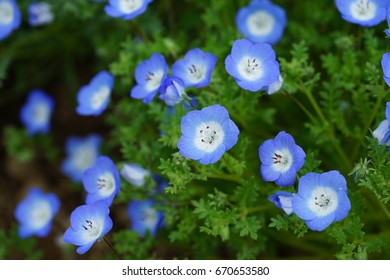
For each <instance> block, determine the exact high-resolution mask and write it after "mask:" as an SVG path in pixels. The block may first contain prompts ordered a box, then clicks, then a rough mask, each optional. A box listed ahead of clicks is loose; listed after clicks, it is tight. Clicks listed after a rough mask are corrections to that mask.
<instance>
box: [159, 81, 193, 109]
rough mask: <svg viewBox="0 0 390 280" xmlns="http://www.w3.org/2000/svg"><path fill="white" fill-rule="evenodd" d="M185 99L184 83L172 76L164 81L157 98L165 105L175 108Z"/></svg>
mask: <svg viewBox="0 0 390 280" xmlns="http://www.w3.org/2000/svg"><path fill="white" fill-rule="evenodd" d="M186 97H187V95H186V93H185V91H184V82H183V81H182V80H181V79H180V78H178V77H175V76H172V77H167V78H166V79H164V81H163V83H162V85H161V87H160V96H159V98H160V99H161V100H164V102H165V104H167V105H168V106H175V105H176V104H178V103H180V102H182V101H183V99H184V98H186Z"/></svg>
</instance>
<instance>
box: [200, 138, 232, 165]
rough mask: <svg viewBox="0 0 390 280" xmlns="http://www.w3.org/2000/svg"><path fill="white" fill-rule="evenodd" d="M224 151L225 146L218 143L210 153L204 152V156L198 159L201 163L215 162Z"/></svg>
mask: <svg viewBox="0 0 390 280" xmlns="http://www.w3.org/2000/svg"><path fill="white" fill-rule="evenodd" d="M225 151H226V146H225V145H224V144H222V143H221V144H220V145H219V146H218V148H217V149H215V150H214V151H213V152H212V153H205V154H204V156H203V157H202V158H201V159H200V160H199V162H200V163H201V164H212V163H215V162H217V161H218V160H219V159H220V158H221V157H222V155H223V154H224V153H225Z"/></svg>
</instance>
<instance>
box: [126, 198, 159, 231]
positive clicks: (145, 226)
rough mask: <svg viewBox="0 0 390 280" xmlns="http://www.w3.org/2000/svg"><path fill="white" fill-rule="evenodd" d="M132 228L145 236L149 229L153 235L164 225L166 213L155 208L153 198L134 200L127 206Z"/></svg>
mask: <svg viewBox="0 0 390 280" xmlns="http://www.w3.org/2000/svg"><path fill="white" fill-rule="evenodd" d="M127 214H128V215H129V218H130V220H131V229H132V230H135V231H136V232H138V234H139V235H140V236H144V235H145V234H146V232H147V231H149V232H150V233H151V234H152V235H153V236H154V235H156V232H157V229H158V228H160V227H162V225H163V219H164V215H163V212H162V211H158V210H157V209H156V208H155V202H154V201H153V200H143V201H142V200H133V201H131V202H130V204H129V205H128V207H127Z"/></svg>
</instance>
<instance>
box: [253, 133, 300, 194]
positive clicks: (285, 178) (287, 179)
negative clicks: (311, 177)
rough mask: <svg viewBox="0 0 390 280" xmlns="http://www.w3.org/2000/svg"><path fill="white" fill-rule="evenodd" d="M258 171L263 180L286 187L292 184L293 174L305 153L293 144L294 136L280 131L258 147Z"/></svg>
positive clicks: (297, 169) (298, 167)
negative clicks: (259, 162) (259, 163)
mask: <svg viewBox="0 0 390 280" xmlns="http://www.w3.org/2000/svg"><path fill="white" fill-rule="evenodd" d="M259 157H260V161H261V166H260V172H261V175H262V176H263V180H264V181H268V182H273V181H275V183H276V184H277V185H278V186H281V187H287V186H291V185H293V184H294V181H295V175H296V174H297V172H298V171H299V169H301V168H302V166H303V164H304V162H305V157H306V154H305V152H304V151H303V150H302V148H301V147H299V146H298V145H296V144H295V141H294V138H293V137H292V136H291V135H290V134H288V133H286V132H284V131H281V132H279V133H278V135H276V137H275V138H274V139H269V140H266V141H264V143H263V144H261V146H260V147H259Z"/></svg>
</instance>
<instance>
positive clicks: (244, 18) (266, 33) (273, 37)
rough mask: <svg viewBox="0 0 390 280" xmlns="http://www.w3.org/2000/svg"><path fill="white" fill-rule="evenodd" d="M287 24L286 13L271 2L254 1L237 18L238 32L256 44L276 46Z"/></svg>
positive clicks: (239, 12) (265, 0)
mask: <svg viewBox="0 0 390 280" xmlns="http://www.w3.org/2000/svg"><path fill="white" fill-rule="evenodd" d="M286 24H287V17H286V12H285V11H284V9H283V8H281V7H280V6H278V5H275V4H274V3H272V2H271V1H268V0H263V1H252V2H251V3H250V4H249V5H248V6H245V7H243V8H241V9H240V10H239V11H238V13H237V16H236V25H237V28H238V30H239V31H240V32H241V34H242V35H244V36H245V38H247V39H249V40H251V41H252V42H254V43H269V44H276V43H277V42H278V41H279V40H280V39H281V38H282V36H283V32H284V28H285V27H286Z"/></svg>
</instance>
